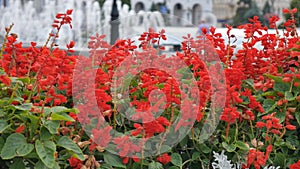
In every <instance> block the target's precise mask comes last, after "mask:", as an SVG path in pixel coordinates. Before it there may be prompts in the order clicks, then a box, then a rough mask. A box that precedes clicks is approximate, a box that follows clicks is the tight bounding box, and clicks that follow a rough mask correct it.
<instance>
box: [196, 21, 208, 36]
mask: <svg viewBox="0 0 300 169" xmlns="http://www.w3.org/2000/svg"><path fill="white" fill-rule="evenodd" d="M208 33H209V26H208V25H207V24H206V23H205V20H201V23H200V25H199V26H198V30H197V35H204V34H208Z"/></svg>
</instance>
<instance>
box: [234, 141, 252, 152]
mask: <svg viewBox="0 0 300 169" xmlns="http://www.w3.org/2000/svg"><path fill="white" fill-rule="evenodd" d="M235 146H236V147H238V148H239V149H241V150H249V147H248V146H247V145H246V144H245V143H244V142H242V141H236V142H235Z"/></svg>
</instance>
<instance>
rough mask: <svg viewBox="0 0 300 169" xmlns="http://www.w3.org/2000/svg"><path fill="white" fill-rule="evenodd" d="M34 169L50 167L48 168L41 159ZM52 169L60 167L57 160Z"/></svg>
mask: <svg viewBox="0 0 300 169" xmlns="http://www.w3.org/2000/svg"><path fill="white" fill-rule="evenodd" d="M34 169H50V168H48V167H47V166H46V165H45V164H44V163H43V162H42V161H41V160H39V161H38V162H37V163H36V164H35V166H34ZM51 169H60V167H59V165H58V163H57V162H55V164H54V166H53V168H51Z"/></svg>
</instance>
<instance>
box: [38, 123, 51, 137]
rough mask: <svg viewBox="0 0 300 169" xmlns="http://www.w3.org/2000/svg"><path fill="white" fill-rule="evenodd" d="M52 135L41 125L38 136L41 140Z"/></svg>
mask: <svg viewBox="0 0 300 169" xmlns="http://www.w3.org/2000/svg"><path fill="white" fill-rule="evenodd" d="M51 137H52V134H51V133H50V132H49V130H48V129H47V128H46V127H45V126H43V127H42V128H41V130H40V138H41V140H50V139H51Z"/></svg>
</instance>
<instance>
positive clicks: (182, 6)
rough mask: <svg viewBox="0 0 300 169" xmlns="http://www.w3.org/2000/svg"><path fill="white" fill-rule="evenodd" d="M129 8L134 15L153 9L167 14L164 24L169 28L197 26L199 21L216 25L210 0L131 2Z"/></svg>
mask: <svg viewBox="0 0 300 169" xmlns="http://www.w3.org/2000/svg"><path fill="white" fill-rule="evenodd" d="M131 8H132V9H134V11H135V12H136V13H138V12H140V11H151V10H152V11H153V10H154V9H155V10H158V11H160V12H161V13H163V14H169V15H168V17H167V18H166V19H167V21H166V22H167V23H169V25H171V26H192V25H198V24H199V23H200V21H201V20H206V22H207V23H208V24H210V25H214V24H216V17H215V16H214V14H213V3H212V0H131Z"/></svg>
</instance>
